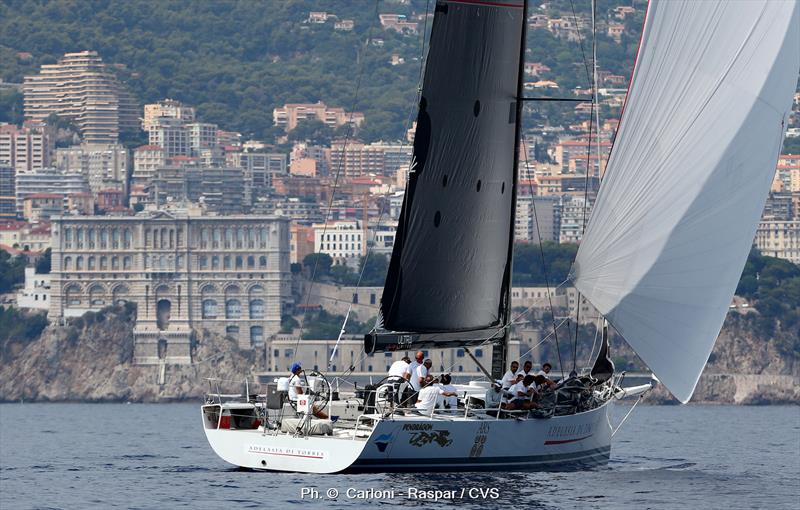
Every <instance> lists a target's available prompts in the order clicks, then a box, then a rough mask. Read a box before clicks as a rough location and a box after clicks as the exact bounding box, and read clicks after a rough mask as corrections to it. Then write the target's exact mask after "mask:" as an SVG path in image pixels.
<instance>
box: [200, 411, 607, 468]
mask: <svg viewBox="0 0 800 510" xmlns="http://www.w3.org/2000/svg"><path fill="white" fill-rule="evenodd" d="M612 400H613V399H612ZM609 407H610V403H606V404H605V405H602V406H600V407H598V408H596V409H592V410H591V411H586V412H583V413H579V414H574V415H569V416H556V417H552V418H548V419H533V418H526V419H514V418H502V419H497V418H495V417H491V416H486V415H482V416H478V417H476V416H470V417H468V418H464V417H463V414H462V415H453V416H446V415H441V414H439V413H437V414H436V415H434V416H433V417H426V416H393V417H391V418H385V419H380V420H379V421H377V423H376V425H375V427H374V429H372V430H371V431H370V430H368V429H364V428H363V427H362V429H361V430H359V434H357V435H356V437H355V438H354V436H353V429H350V430H349V431H346V432H345V431H343V430H342V429H339V430H338V431H337V433H336V434H334V436H332V437H329V436H293V435H291V434H286V433H275V432H274V431H267V432H266V434H265V433H264V431H263V428H261V429H257V430H225V429H213V428H211V429H210V428H205V431H206V437H207V438H208V441H209V443H210V444H211V447H212V448H213V449H214V451H215V452H216V453H217V455H219V456H220V457H221V458H222V459H224V460H225V461H226V462H229V463H230V464H233V465H236V466H240V467H244V468H251V469H266V470H275V471H298V472H306V473H338V472H343V471H349V472H353V471H368V472H382V471H437V470H440V471H475V470H491V471H497V470H537V469H546V470H555V469H572V468H577V467H586V466H592V465H599V464H604V463H606V462H608V459H609V456H610V453H611V425H610V422H609V418H608V412H609Z"/></svg>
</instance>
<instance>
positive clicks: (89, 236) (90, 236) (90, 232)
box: [86, 228, 94, 248]
mask: <svg viewBox="0 0 800 510" xmlns="http://www.w3.org/2000/svg"><path fill="white" fill-rule="evenodd" d="M86 244H87V245H88V246H89V248H94V229H93V228H89V229H86Z"/></svg>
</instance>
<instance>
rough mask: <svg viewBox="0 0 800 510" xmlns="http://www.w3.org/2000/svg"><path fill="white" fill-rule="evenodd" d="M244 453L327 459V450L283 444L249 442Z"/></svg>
mask: <svg viewBox="0 0 800 510" xmlns="http://www.w3.org/2000/svg"><path fill="white" fill-rule="evenodd" d="M245 452H246V453H252V454H255V455H273V456H276V457H299V458H303V459H314V460H327V459H328V452H327V451H325V450H316V449H312V448H287V447H283V446H264V445H256V444H251V445H248V446H247V448H246V449H245Z"/></svg>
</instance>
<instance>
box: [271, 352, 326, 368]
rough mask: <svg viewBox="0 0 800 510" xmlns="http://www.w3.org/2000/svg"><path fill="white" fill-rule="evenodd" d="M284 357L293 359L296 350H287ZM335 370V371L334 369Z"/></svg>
mask: <svg viewBox="0 0 800 510" xmlns="http://www.w3.org/2000/svg"><path fill="white" fill-rule="evenodd" d="M283 356H284V357H285V358H291V357H292V356H294V350H292V349H285V350H284V351H283ZM334 370H335V369H334Z"/></svg>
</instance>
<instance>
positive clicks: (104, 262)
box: [100, 257, 108, 271]
mask: <svg viewBox="0 0 800 510" xmlns="http://www.w3.org/2000/svg"><path fill="white" fill-rule="evenodd" d="M106 269H108V258H106V257H100V270H101V271H105V270H106Z"/></svg>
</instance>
